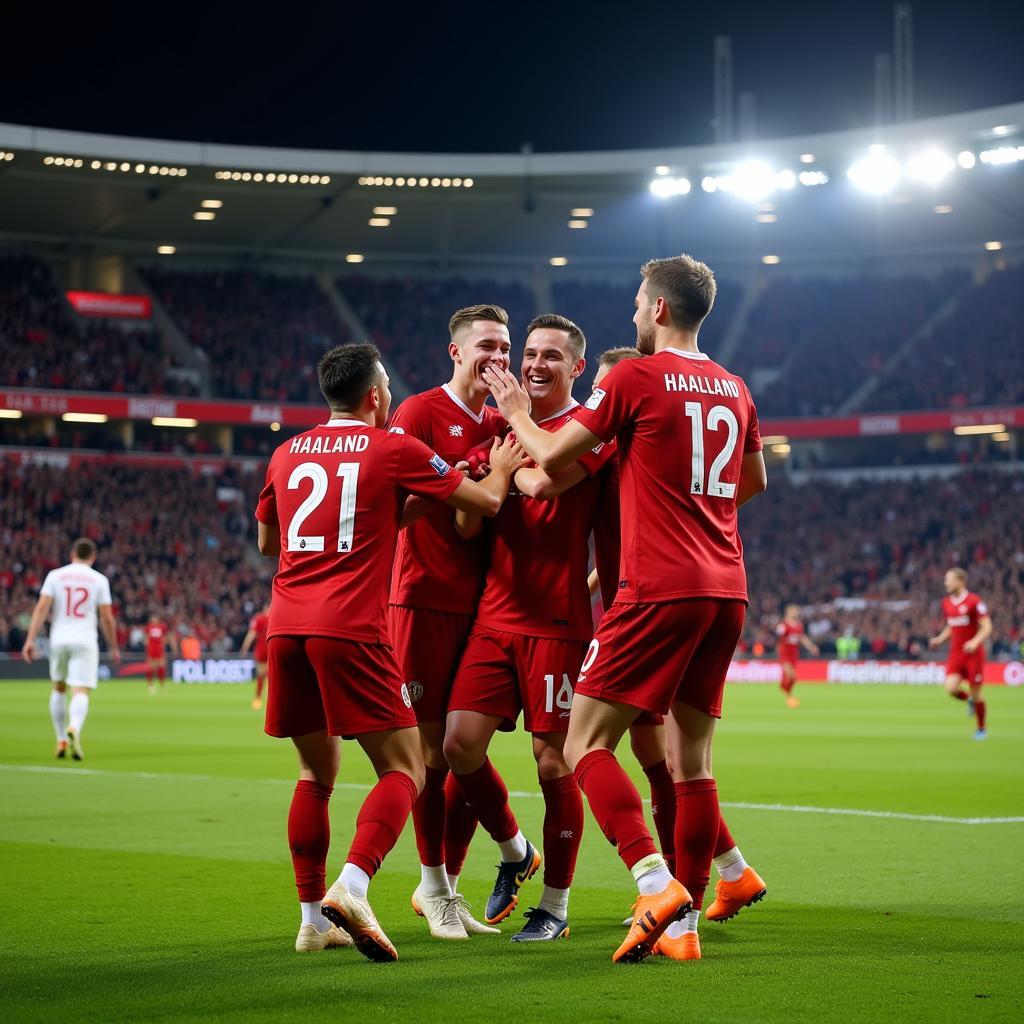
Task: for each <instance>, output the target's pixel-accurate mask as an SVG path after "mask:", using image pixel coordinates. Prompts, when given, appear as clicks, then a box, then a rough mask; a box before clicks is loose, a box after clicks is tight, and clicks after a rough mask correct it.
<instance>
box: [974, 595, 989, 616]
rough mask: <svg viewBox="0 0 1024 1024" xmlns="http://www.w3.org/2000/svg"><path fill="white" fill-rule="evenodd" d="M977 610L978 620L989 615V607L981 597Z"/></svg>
mask: <svg viewBox="0 0 1024 1024" xmlns="http://www.w3.org/2000/svg"><path fill="white" fill-rule="evenodd" d="M976 608H977V612H978V618H979V619H983V618H985V616H986V615H988V605H987V604H985V602H984V601H982V600H981V598H980V597H979V598H978V603H977V605H976Z"/></svg>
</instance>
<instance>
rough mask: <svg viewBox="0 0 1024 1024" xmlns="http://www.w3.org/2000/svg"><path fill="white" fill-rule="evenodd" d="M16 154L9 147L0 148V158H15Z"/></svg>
mask: <svg viewBox="0 0 1024 1024" xmlns="http://www.w3.org/2000/svg"><path fill="white" fill-rule="evenodd" d="M13 159H14V154H13V153H12V152H11V151H10V150H7V149H0V160H13Z"/></svg>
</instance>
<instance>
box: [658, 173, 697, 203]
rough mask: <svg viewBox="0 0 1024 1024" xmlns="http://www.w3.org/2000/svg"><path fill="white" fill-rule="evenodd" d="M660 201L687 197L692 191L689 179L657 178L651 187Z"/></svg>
mask: <svg viewBox="0 0 1024 1024" xmlns="http://www.w3.org/2000/svg"><path fill="white" fill-rule="evenodd" d="M650 188H651V192H653V193H654V194H655V195H656V196H657V197H658V198H659V199H671V198H672V197H673V196H685V195H686V194H687V193H688V192H689V191H690V179H689V178H655V179H654V180H653V181H652V182H651V185H650Z"/></svg>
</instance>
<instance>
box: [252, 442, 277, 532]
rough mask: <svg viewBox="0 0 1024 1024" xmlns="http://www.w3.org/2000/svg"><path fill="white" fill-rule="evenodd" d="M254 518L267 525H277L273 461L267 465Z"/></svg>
mask: <svg viewBox="0 0 1024 1024" xmlns="http://www.w3.org/2000/svg"><path fill="white" fill-rule="evenodd" d="M256 518H257V519H258V520H259V521H260V522H261V523H265V524H266V525H267V526H276V525H277V498H276V496H275V495H274V462H273V459H271V462H270V465H269V466H267V480H266V483H265V484H264V485H263V490H262V491H260V498H259V501H258V502H257V503H256Z"/></svg>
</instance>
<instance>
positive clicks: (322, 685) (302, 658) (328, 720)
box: [264, 636, 416, 738]
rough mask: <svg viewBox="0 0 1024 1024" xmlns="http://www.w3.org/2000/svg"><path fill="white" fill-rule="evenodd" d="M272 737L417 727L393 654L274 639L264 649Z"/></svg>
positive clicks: (347, 644) (346, 643) (355, 645)
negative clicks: (265, 649)
mask: <svg viewBox="0 0 1024 1024" xmlns="http://www.w3.org/2000/svg"><path fill="white" fill-rule="evenodd" d="M267 648H268V652H269V657H270V664H269V666H268V670H269V671H268V676H269V678H268V686H267V720H266V725H265V727H264V728H265V731H266V732H267V734H268V735H270V736H304V735H305V734H306V733H310V732H319V731H320V730H321V729H326V730H327V732H329V733H330V734H331V735H332V736H344V737H346V738H349V737H352V736H359V735H361V734H362V733H367V732H384V731H385V730H387V729H408V728H411V727H413V726H415V725H416V715H415V714H414V713H413V710H412V701H411V700H410V699H409V691H408V689H407V688H406V686H405V684H404V683H403V682H402V679H401V676H400V675H399V672H398V663H397V662H396V661H395V652H394V651H393V650H392V649H391V648H390V647H388V646H386V645H385V644H370V643H360V642H358V641H356V640H341V639H339V638H337V637H324V636H275V637H271V639H270V642H269V643H268V644H267Z"/></svg>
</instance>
